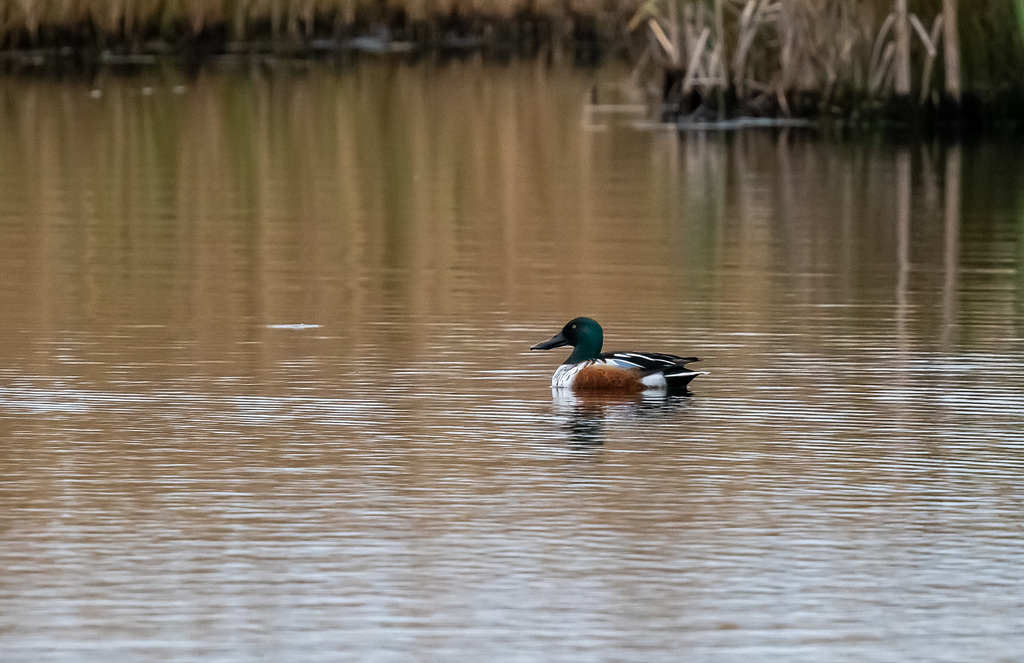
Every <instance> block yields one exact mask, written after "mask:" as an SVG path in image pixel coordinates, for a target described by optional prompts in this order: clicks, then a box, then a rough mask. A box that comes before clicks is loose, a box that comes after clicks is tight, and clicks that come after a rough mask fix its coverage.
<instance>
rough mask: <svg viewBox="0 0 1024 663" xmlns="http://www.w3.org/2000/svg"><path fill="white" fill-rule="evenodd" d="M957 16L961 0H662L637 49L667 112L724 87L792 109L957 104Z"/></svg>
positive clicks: (653, 5)
mask: <svg viewBox="0 0 1024 663" xmlns="http://www.w3.org/2000/svg"><path fill="white" fill-rule="evenodd" d="M1019 1H1020V2H1024V0H1019ZM984 4H986V2H985V0H978V2H977V3H973V5H972V11H974V12H976V11H978V8H979V5H984ZM988 4H991V3H988ZM982 9H983V10H985V8H984V7H982ZM957 18H958V7H957V2H956V0H935V1H928V0H919V1H917V2H911V1H909V0H875V1H873V2H863V1H859V0H706V1H705V2H680V1H679V0H656V1H653V2H649V3H646V4H644V5H642V6H641V7H640V8H639V10H638V12H637V14H636V16H634V18H633V20H632V21H631V23H630V25H631V27H632V28H634V29H637V28H640V27H641V26H643V27H644V28H645V29H646V31H647V32H648V33H649V35H650V37H649V43H648V46H647V49H646V51H645V54H644V55H643V57H641V58H640V63H641V66H642V67H644V68H647V69H648V70H650V71H648V72H647V73H646V74H638V75H637V79H638V80H660V78H661V77H660V76H659V75H658V73H659V71H663V72H664V80H665V81H666V83H665V86H664V89H663V90H662V91H661V94H662V96H663V98H664V100H665V102H666V104H667V107H666V110H667V113H668V114H677V113H690V112H694V111H698V112H699V111H701V110H704V109H707V108H708V107H713V106H715V105H716V101H717V103H720V100H721V99H722V98H723V96H724V97H726V98H728V99H731V100H733V104H734V105H735V106H738V107H740V108H742V109H743V110H744V111H746V112H753V113H755V114H757V113H761V112H763V113H766V114H779V113H781V114H783V115H791V114H798V113H801V112H814V113H820V112H828V111H829V110H830V109H832V108H833V107H835V106H836V105H837V104H839V105H840V106H844V107H848V106H849V105H850V103H851V101H853V102H855V105H859V104H861V103H862V102H864V101H867V102H869V103H870V102H873V101H879V100H892V99H906V100H910V99H911V97H912V96H913V95H914V94H915V93H916V100H917V101H918V102H919V103H921V104H924V103H928V102H933V103H938V102H941V101H943V100H946V101H951V102H953V103H959V102H960V99H961V92H962V81H961V67H960V40H959V29H958V24H957ZM670 33H672V34H678V35H680V36H681V37H680V39H679V42H678V44H675V43H672V41H671V40H669V39H667V38H666V37H665V35H667V34H670ZM975 46H977V47H983V45H979V44H975ZM940 49H941V50H940ZM652 73H653V74H654V75H653V76H652ZM717 110H718V111H719V112H721V111H722V109H721V108H718V109H717Z"/></svg>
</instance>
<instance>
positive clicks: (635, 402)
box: [551, 389, 690, 449]
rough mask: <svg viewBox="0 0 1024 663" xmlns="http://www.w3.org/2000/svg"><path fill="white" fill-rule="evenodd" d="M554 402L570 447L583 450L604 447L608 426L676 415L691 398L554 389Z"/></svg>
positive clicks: (687, 394) (645, 392) (686, 396)
mask: <svg viewBox="0 0 1024 663" xmlns="http://www.w3.org/2000/svg"><path fill="white" fill-rule="evenodd" d="M551 400H552V404H553V405H554V409H555V414H556V415H557V416H558V417H559V418H560V419H561V420H562V421H563V424H562V426H563V428H564V429H565V431H566V433H567V435H568V438H567V441H568V442H569V444H570V446H572V447H573V448H579V449H581V448H586V447H595V446H601V445H603V444H604V440H605V424H606V423H608V422H621V423H628V422H630V421H636V420H638V419H647V418H649V417H662V416H665V415H670V414H676V413H679V412H680V411H682V410H683V409H685V408H686V406H687V404H688V403H689V401H690V395H689V392H684V393H678V394H668V393H666V392H664V391H660V390H656V391H643V392H640V393H636V394H615V393H592V392H580V393H574V392H572V391H570V390H568V389H552V390H551Z"/></svg>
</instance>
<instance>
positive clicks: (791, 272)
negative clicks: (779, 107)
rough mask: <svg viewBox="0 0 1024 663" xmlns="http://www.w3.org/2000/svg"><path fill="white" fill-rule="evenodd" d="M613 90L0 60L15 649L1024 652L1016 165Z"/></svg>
mask: <svg viewBox="0 0 1024 663" xmlns="http://www.w3.org/2000/svg"><path fill="white" fill-rule="evenodd" d="M598 76H600V75H598ZM593 80H594V74H592V73H590V72H584V71H578V70H571V69H560V68H554V69H550V68H545V67H542V66H539V65H533V64H527V65H515V66H509V67H501V66H488V65H479V64H476V63H452V64H447V65H432V64H424V63H421V64H418V65H415V66H407V65H400V64H393V63H386V62H380V61H378V62H364V63H356V64H349V65H341V66H338V67H333V68H328V67H320V66H317V67H307V68H299V67H298V66H295V67H284V66H282V67H279V68H269V69H261V70H250V69H247V68H245V67H225V68H223V69H217V68H214V69H212V70H207V71H204V72H202V73H200V74H198V75H196V76H195V77H185V76H184V74H177V73H173V72H171V73H168V72H162V73H161V72H149V73H147V72H143V73H139V74H134V75H131V76H103V77H100V78H99V79H98V80H96V81H92V82H89V83H88V84H87V83H85V82H75V81H67V80H65V81H52V80H46V79H25V78H12V77H8V78H5V79H0V101H2V103H0V129H2V130H0V238H2V240H0V312H2V315H0V473H2V474H0V476H2V478H0V564H2V567H0V568H2V569H3V573H2V574H0V659H2V660H3V661H17V662H21V661H111V660H118V661H186V660H221V661H257V660H258V661H287V660H292V661H300V660H301V661H327V660H330V661H334V660H374V661H376V660H381V661H413V660H481V661H484V660H492V661H499V660H500V661H506V660H509V661H511V660H522V661H536V660H565V661H579V660H631V661H678V660H723V661H734V660H735V661H750V660H787V661H790V660H793V661H799V660H803V661H823V660H851V661H853V660H855V661H867V660H930V661H937V660H951V661H961V660H992V661H996V660H1020V657H1021V652H1024V571H1022V569H1024V545H1022V544H1024V515H1022V511H1024V375H1022V358H1024V172H1022V171H1021V170H1020V169H1019V168H1017V167H1016V164H1017V163H1018V162H1019V154H1020V149H1019V146H1017V145H1014V144H1012V143H1011V142H1008V141H984V142H980V143H973V144H968V145H963V146H944V145H940V144H932V143H928V144H923V145H919V144H913V145H909V146H893V145H891V144H890V143H888V142H886V141H884V140H880V139H871V140H862V141H853V142H847V143H837V142H831V141H825V140H819V139H816V138H814V137H813V136H808V135H800V134H786V133H781V134H773V133H741V134H730V135H714V134H709V135H699V134H694V135H685V136H678V135H676V134H674V133H663V132H647V131H638V130H635V129H633V128H630V126H629V124H628V121H627V118H623V117H618V116H614V115H610V114H605V113H601V112H597V113H590V112H585V111H584V105H583V103H584V101H585V100H586V98H587V96H588V90H589V88H590V85H591V83H592V81H593ZM580 314H586V315H590V316H592V317H595V318H597V319H598V320H600V321H601V322H602V324H603V325H604V327H605V339H606V347H607V348H608V349H613V350H614V349H627V350H657V351H663V352H673V353H678V354H684V355H689V354H697V355H699V356H701V357H702V359H703V361H702V363H701V366H702V368H703V369H704V370H707V371H709V372H710V375H707V376H703V377H700V378H698V379H697V380H696V381H695V382H694V383H693V385H692V394H691V395H689V396H678V397H671V398H660V397H656V396H655V397H645V398H639V399H631V398H625V399H622V398H620V399H614V398H597V399H595V398H586V399H584V398H577V397H573V396H571V395H561V396H559V395H553V394H552V393H551V390H550V389H549V387H548V384H549V380H550V375H551V373H552V371H553V370H554V368H555V366H556V365H557V364H558V363H559V362H560V361H562V360H563V359H564V357H565V353H564V352H563V351H562V350H557V351H552V352H548V353H530V352H528V351H527V348H528V347H529V346H530V345H531V344H533V343H535V342H537V341H540V340H543V339H545V338H547V337H548V336H550V335H551V334H552V333H554V332H555V331H557V329H558V328H559V327H560V326H561V325H562V324H563V323H564V322H565V321H566V320H567V319H569V318H570V317H573V316H575V315H580Z"/></svg>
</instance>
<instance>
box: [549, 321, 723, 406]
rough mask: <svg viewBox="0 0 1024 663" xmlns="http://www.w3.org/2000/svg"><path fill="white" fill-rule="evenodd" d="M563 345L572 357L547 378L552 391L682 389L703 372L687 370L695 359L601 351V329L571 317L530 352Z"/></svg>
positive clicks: (628, 391) (590, 322)
mask: <svg viewBox="0 0 1024 663" xmlns="http://www.w3.org/2000/svg"><path fill="white" fill-rule="evenodd" d="M564 345H570V346H572V347H573V351H572V354H570V355H569V358H568V359H566V360H565V361H564V362H563V363H562V365H561V366H559V367H558V368H557V369H555V374H554V375H553V376H551V387H552V388H553V389H571V390H572V391H574V392H618V393H638V392H641V391H644V390H647V389H662V390H666V391H680V390H685V389H686V386H687V385H688V384H690V382H691V381H692V380H693V379H694V378H695V377H697V376H698V375H707V373H706V372H703V371H695V370H692V369H690V368H687V366H686V365H687V364H690V363H693V362H696V361H700V360H699V359H698V358H697V357H677V356H676V355H670V354H664V353H661V352H603V353H602V352H601V346H602V345H604V330H603V329H602V328H601V325H600V324H598V322H597V321H596V320H594V319H592V318H582V317H581V318H573V319H572V320H570V321H569V322H567V323H565V326H564V327H562V330H561V331H559V332H558V333H557V334H555V335H554V336H552V337H551V338H549V339H548V340H546V341H542V342H540V343H538V344H536V345H534V346H531V347H530V350H552V349H554V348H560V347H562V346H564Z"/></svg>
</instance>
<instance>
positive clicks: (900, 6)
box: [893, 0, 910, 97]
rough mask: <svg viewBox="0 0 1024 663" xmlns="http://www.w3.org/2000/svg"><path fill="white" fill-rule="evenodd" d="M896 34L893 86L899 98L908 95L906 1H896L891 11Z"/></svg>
mask: <svg viewBox="0 0 1024 663" xmlns="http://www.w3.org/2000/svg"><path fill="white" fill-rule="evenodd" d="M893 14H894V16H895V21H894V29H895V32H896V49H895V85H896V94H897V95H899V96H901V97H907V96H909V95H910V32H909V25H910V20H909V18H908V17H907V0H896V4H895V7H894V9H893Z"/></svg>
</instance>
